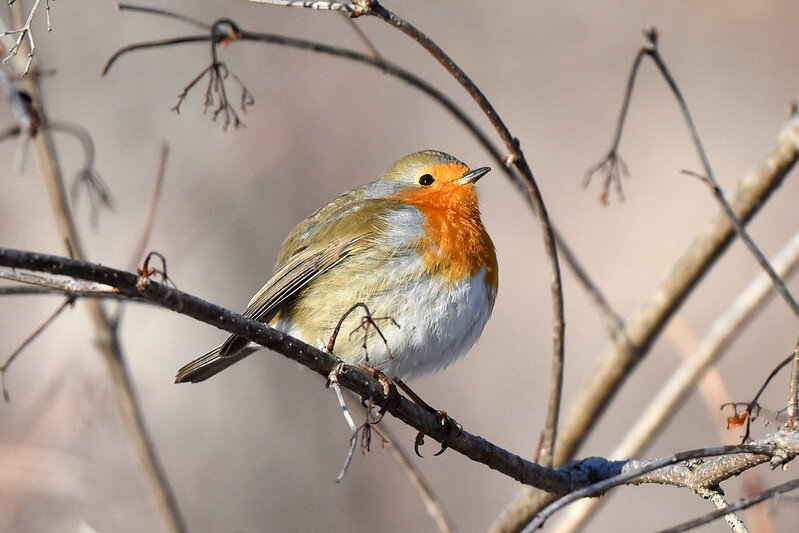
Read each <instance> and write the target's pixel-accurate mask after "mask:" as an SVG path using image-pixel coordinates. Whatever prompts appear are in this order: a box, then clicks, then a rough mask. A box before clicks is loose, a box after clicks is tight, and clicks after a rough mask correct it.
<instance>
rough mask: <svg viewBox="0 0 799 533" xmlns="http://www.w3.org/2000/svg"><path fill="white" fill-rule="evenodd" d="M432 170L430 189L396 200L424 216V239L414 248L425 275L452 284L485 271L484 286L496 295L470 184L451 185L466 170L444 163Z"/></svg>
mask: <svg viewBox="0 0 799 533" xmlns="http://www.w3.org/2000/svg"><path fill="white" fill-rule="evenodd" d="M434 170H435V174H434V175H435V176H436V178H437V179H436V182H435V183H434V184H433V185H432V186H430V187H425V188H413V189H411V190H408V191H406V192H403V193H400V194H399V195H398V197H397V198H398V199H399V200H400V201H402V202H404V203H406V204H410V205H413V206H416V207H417V208H418V209H419V210H420V211H421V212H422V213H423V214H424V216H425V236H424V237H423V238H421V239H420V241H419V243H418V244H419V253H420V255H421V256H422V257H423V259H424V262H425V265H426V266H427V268H428V271H429V272H431V273H437V274H440V275H442V276H443V277H444V278H445V279H446V280H447V281H448V282H449V283H455V282H458V281H460V280H462V279H464V278H468V277H470V276H472V275H474V274H476V273H477V272H479V271H480V270H481V269H482V268H484V267H485V269H486V282H487V283H489V284H490V285H491V286H492V287H493V288H494V290H495V291H496V289H497V286H498V281H499V278H498V269H497V256H496V253H495V251H494V243H493V242H491V237H489V236H488V233H487V232H486V230H485V227H484V226H483V222H482V220H480V210H479V206H478V202H477V193H476V191H475V189H474V185H473V184H471V183H465V184H464V183H458V182H457V181H455V180H457V178H459V177H461V176H463V174H464V173H465V172H467V171H468V168H467V167H465V166H464V165H460V164H458V163H448V164H446V165H436V167H435V168H434Z"/></svg>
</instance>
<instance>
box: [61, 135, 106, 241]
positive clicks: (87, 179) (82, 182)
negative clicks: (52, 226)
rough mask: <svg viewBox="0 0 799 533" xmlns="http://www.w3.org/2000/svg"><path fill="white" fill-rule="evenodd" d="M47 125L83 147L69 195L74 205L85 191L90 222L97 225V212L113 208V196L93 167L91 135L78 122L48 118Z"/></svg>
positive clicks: (93, 155) (94, 158)
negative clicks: (89, 210) (81, 159)
mask: <svg viewBox="0 0 799 533" xmlns="http://www.w3.org/2000/svg"><path fill="white" fill-rule="evenodd" d="M47 127H48V128H49V129H50V130H51V131H53V132H57V133H66V134H67V135H70V136H71V137H74V138H75V139H77V140H78V141H79V142H80V144H81V147H82V148H83V165H81V167H80V168H79V169H78V171H77V172H76V173H75V176H74V178H72V185H71V186H70V195H71V196H72V202H73V204H74V205H75V206H77V204H78V200H79V198H80V192H81V191H82V190H84V189H86V191H87V196H88V197H89V203H90V205H91V223H92V226H94V227H96V226H97V220H98V216H99V213H100V211H101V210H102V209H108V210H113V209H114V197H113V195H112V194H111V190H110V189H109V188H108V186H107V185H106V184H105V182H104V181H103V179H102V178H101V177H100V174H99V173H98V172H97V169H96V168H95V160H96V157H95V146H94V140H93V139H92V136H91V135H90V134H89V132H88V131H86V129H85V128H84V127H82V126H80V125H78V124H73V123H71V122H65V121H62V120H50V121H48V123H47Z"/></svg>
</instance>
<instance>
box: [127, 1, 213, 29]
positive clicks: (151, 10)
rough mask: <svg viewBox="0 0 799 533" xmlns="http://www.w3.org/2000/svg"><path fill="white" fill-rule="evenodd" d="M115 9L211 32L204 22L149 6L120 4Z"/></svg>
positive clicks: (209, 26)
mask: <svg viewBox="0 0 799 533" xmlns="http://www.w3.org/2000/svg"><path fill="white" fill-rule="evenodd" d="M117 9H119V10H120V11H133V12H136V13H146V14H149V15H157V16H159V17H167V18H173V19H176V20H180V21H182V22H186V23H188V24H191V25H192V26H195V27H197V28H200V29H202V30H208V31H210V30H211V25H210V24H206V23H205V22H202V21H200V20H197V19H193V18H191V17H187V16H186V15H183V14H181V13H177V12H175V11H170V10H168V9H161V8H157V7H149V6H137V5H133V4H122V3H120V4H117Z"/></svg>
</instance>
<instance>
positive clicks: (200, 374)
mask: <svg viewBox="0 0 799 533" xmlns="http://www.w3.org/2000/svg"><path fill="white" fill-rule="evenodd" d="M223 346H224V345H223ZM221 348H222V346H217V347H216V348H214V349H213V350H211V351H210V352H208V353H206V354H204V355H202V356H200V357H198V358H197V359H195V360H194V361H192V362H191V363H189V364H187V365H186V366H184V367H183V368H181V369H180V370H178V373H177V375H176V376H175V383H186V382H191V383H199V382H200V381H205V380H206V379H208V378H210V377H211V376H214V375H216V374H218V373H219V372H221V371H223V370H224V369H226V368H227V367H229V366H230V365H232V364H234V363H237V362H239V361H241V360H242V359H244V358H245V357H247V356H248V355H250V354H251V353H253V352H255V351H257V350H258V348H251V347H249V346H245V347H243V348H242V349H241V351H240V352H239V353H237V354H236V355H225V356H221V355H219V350H220V349H221Z"/></svg>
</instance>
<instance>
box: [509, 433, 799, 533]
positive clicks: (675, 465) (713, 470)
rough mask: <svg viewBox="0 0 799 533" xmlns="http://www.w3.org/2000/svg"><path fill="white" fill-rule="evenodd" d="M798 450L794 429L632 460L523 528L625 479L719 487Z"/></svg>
mask: <svg viewBox="0 0 799 533" xmlns="http://www.w3.org/2000/svg"><path fill="white" fill-rule="evenodd" d="M797 454H799V435H797V433H795V432H793V431H779V432H777V434H775V435H773V436H768V437H765V438H763V439H760V440H758V441H757V442H756V443H753V444H743V445H740V446H716V447H711V448H699V449H696V450H689V451H686V452H679V453H675V454H672V455H669V456H666V457H663V458H660V459H635V460H630V461H627V462H626V463H625V464H624V466H623V467H622V468H621V473H620V474H618V475H616V476H613V477H610V478H607V479H603V480H601V481H598V482H596V483H593V484H591V485H588V486H586V487H583V488H580V489H577V490H574V491H572V492H570V493H569V494H566V495H565V496H562V497H560V498H558V499H557V500H555V501H554V502H553V503H551V504H549V505H547V506H546V507H545V508H544V509H542V510H541V511H539V512H538V513H537V514H536V515H535V518H534V519H533V520H531V521H530V523H529V524H528V525H527V526H526V527H525V528H524V529H523V530H522V531H523V533H530V532H532V531H535V530H536V529H537V528H538V527H540V526H541V525H542V524H543V523H544V522H545V521H546V520H547V519H548V518H549V517H551V516H552V515H553V514H554V513H555V512H557V511H558V510H560V509H562V508H563V507H565V506H566V505H568V504H570V503H572V502H574V501H577V500H578V499H580V498H587V497H590V496H595V495H598V494H601V493H604V492H605V491H607V490H609V489H611V488H613V487H616V486H619V485H621V484H624V483H633V484H640V483H658V484H666V485H674V486H677V487H688V488H690V489H692V490H694V491H698V490H700V489H704V488H710V487H715V486H717V485H718V484H719V483H721V482H722V481H724V480H725V479H729V478H730V477H733V476H737V475H738V474H740V473H741V472H743V471H744V470H747V469H749V468H752V467H754V466H757V465H759V464H763V463H765V462H769V461H771V462H772V463H773V464H774V465H775V466H776V465H780V464H784V462H786V461H790V460H791V459H793V457H795V456H796V455H797ZM703 457H714V458H713V459H711V460H708V461H704V462H702V461H699V462H696V461H693V462H692V461H691V460H693V459H699V458H703Z"/></svg>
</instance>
